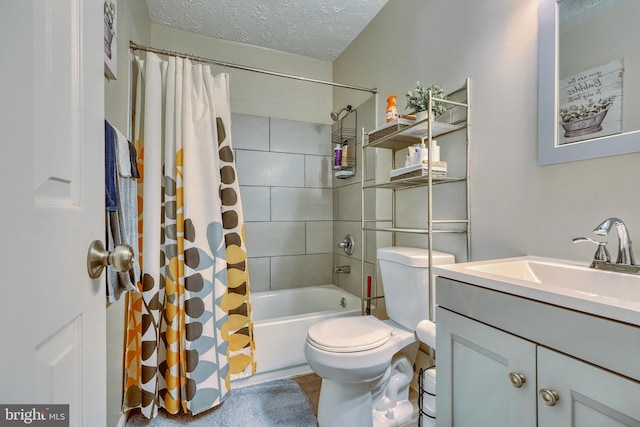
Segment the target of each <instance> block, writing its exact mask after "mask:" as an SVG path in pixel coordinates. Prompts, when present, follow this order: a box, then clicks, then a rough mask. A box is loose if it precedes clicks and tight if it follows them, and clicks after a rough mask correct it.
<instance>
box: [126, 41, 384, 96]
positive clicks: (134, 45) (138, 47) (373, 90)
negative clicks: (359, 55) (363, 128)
mask: <svg viewBox="0 0 640 427" xmlns="http://www.w3.org/2000/svg"><path fill="white" fill-rule="evenodd" d="M129 49H130V50H141V51H144V52H153V53H157V54H158V55H167V56H175V57H178V58H188V59H192V60H194V61H198V62H202V63H205V64H214V65H220V66H223V67H229V68H236V69H238V70H244V71H252V72H254V73H261V74H267V75H270V76H275V77H284V78H287V79H293V80H302V81H305V82H310V83H319V84H323V85H328V86H335V87H341V88H344V89H353V90H360V91H363V92H371V93H374V94H375V93H378V89H377V88H366V87H360V86H351V85H345V84H342V83H334V82H328V81H325V80H317V79H310V78H308V77H302V76H296V75H293V74H285V73H279V72H277V71H270V70H263V69H261V68H254V67H248V66H246V65H239V64H232V63H230V62H223V61H217V60H215V59H209V58H203V57H200V56H196V55H190V54H187V53H180V52H173V51H170V50H163V49H156V48H154V47H149V46H142V45H139V44H137V43H135V42H133V41H131V40H129Z"/></svg>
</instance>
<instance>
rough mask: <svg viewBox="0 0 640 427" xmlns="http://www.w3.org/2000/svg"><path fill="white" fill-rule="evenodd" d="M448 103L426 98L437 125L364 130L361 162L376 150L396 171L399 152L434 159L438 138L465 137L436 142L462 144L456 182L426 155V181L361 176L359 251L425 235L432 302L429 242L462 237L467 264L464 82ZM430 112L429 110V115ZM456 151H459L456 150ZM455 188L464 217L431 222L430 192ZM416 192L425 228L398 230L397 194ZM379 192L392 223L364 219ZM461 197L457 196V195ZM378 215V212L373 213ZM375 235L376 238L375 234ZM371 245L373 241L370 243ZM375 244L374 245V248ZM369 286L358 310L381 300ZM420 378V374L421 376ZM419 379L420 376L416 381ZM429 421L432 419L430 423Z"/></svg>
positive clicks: (467, 91) (428, 121) (467, 155)
mask: <svg viewBox="0 0 640 427" xmlns="http://www.w3.org/2000/svg"><path fill="white" fill-rule="evenodd" d="M446 98H447V99H439V98H435V97H432V95H431V93H430V92H429V98H428V105H429V106H431V105H432V102H436V101H438V102H442V103H443V104H444V105H445V106H446V107H447V111H446V112H445V113H444V114H442V115H440V116H439V117H437V118H436V120H432V119H429V118H427V119H424V120H416V121H415V122H407V121H403V120H396V121H394V122H393V123H394V124H393V125H390V126H383V127H381V128H378V129H376V130H373V131H371V132H365V131H364V129H363V130H362V141H363V144H362V156H361V158H362V159H365V158H366V156H365V151H366V150H369V149H372V148H378V149H386V150H390V156H391V162H392V169H399V168H400V165H399V164H398V163H400V162H401V161H403V156H397V155H396V153H397V152H398V151H400V150H403V149H407V148H408V147H409V146H412V145H415V144H419V143H421V142H422V141H424V142H425V144H426V145H427V146H428V148H429V153H433V146H434V144H433V140H434V139H435V138H436V137H444V136H445V135H449V134H453V133H460V134H462V135H464V136H463V137H451V138H447V141H444V140H442V139H439V141H438V142H439V143H440V145H441V146H442V147H443V148H444V146H445V145H448V144H465V147H462V148H461V150H462V151H463V152H464V156H465V158H464V159H447V160H449V164H454V163H455V164H456V166H457V167H454V168H450V169H453V170H454V171H458V170H460V169H463V170H462V173H460V174H459V175H458V176H449V174H448V172H447V174H446V176H442V175H441V174H440V175H439V174H437V173H435V174H434V173H433V170H432V167H433V158H432V156H431V155H430V156H429V160H428V164H427V169H426V171H427V173H426V175H420V174H419V173H418V176H408V177H400V178H399V179H395V180H391V179H389V180H384V181H380V179H379V178H378V179H376V178H373V179H370V180H367V179H366V177H364V176H363V179H362V191H361V197H362V247H363V248H367V247H368V244H367V237H368V236H367V235H368V234H371V233H372V232H384V233H391V240H392V245H393V246H395V245H396V237H397V235H398V234H401V233H403V234H413V235H423V236H426V237H427V248H428V250H429V295H431V298H435V294H434V289H435V280H434V277H433V275H432V274H431V266H432V265H433V253H432V250H433V249H432V248H433V236H434V235H435V234H440V233H454V234H458V235H461V237H462V238H463V239H464V240H465V241H464V244H465V245H466V253H464V252H465V251H463V254H462V255H464V257H466V259H464V260H462V259H460V257H461V254H460V253H456V259H457V261H456V262H464V261H470V260H471V234H470V233H471V228H470V224H471V214H470V203H469V198H470V193H469V165H470V152H471V151H470V150H471V132H470V130H471V129H470V115H469V110H470V79H466V80H465V83H464V85H463V86H462V87H460V88H459V89H457V90H455V91H453V92H451V93H449V94H447V96H446ZM430 110H431V108H429V109H428V111H430ZM459 148H460V147H459ZM461 161H463V167H460V166H459V165H460V162H461ZM454 183H460V184H458V185H462V186H463V187H464V188H463V190H462V191H461V192H463V193H464V195H465V200H464V203H465V209H464V211H465V213H464V214H463V215H461V217H458V218H447V219H445V218H442V219H440V218H439V219H434V217H433V203H434V195H433V190H434V186H436V185H438V186H441V185H452V184H453V185H455V184H454ZM416 187H424V188H425V193H426V194H425V196H426V200H427V209H426V212H425V215H426V226H425V227H419V228H405V227H399V226H398V225H397V220H398V218H397V217H398V214H399V212H398V211H397V209H396V193H397V192H398V191H402V190H407V189H411V188H416ZM380 189H387V190H391V191H392V196H391V197H392V211H391V218H367V216H366V214H367V213H369V212H367V209H365V206H367V204H366V203H365V197H369V196H370V193H371V192H374V193H378V190H380ZM458 191H460V190H458ZM374 211H377V209H374ZM376 234H377V233H376ZM374 240H375V238H374ZM374 243H375V242H374ZM438 249H439V250H446V248H438ZM365 258H366V256H363V262H362V277H363V278H364V277H366V276H365ZM366 290H367V285H366V284H365V283H363V286H362V301H363V303H362V305H363V310H364V306H365V304H370V302H371V300H375V299H378V298H383V296H368V295H367V293H366ZM432 307H433V305H431V304H430V307H429V313H430V320H433V315H434V313H433V312H432V311H433V308H432ZM420 374H422V371H421V372H420ZM420 376H421V375H420ZM425 392H427V391H426V390H425V389H424V387H423V384H422V381H420V383H419V397H418V403H419V408H420V413H419V418H420V425H422V416H423V415H425V416H428V417H432V416H431V415H430V414H427V412H425V408H424V407H423V396H424V394H425ZM432 418H433V417H432Z"/></svg>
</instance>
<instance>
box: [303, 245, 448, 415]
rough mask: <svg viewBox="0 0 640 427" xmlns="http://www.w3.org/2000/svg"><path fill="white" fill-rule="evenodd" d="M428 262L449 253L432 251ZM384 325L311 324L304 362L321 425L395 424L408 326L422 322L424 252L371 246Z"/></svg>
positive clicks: (408, 367)
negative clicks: (316, 387)
mask: <svg viewBox="0 0 640 427" xmlns="http://www.w3.org/2000/svg"><path fill="white" fill-rule="evenodd" d="M432 259H433V264H434V265H438V264H452V263H454V262H455V259H454V257H453V255H450V254H446V253H442V252H436V251H433V254H432ZM378 262H379V263H380V273H381V276H382V286H383V289H384V295H385V304H386V308H387V314H388V315H389V320H384V321H382V320H379V319H377V318H375V317H373V316H357V317H339V318H335V319H329V320H324V321H321V322H318V323H316V324H314V325H312V326H311V327H310V328H309V331H308V334H307V342H306V344H305V350H304V353H305V357H306V359H307V362H308V363H309V366H310V367H311V369H313V371H314V372H315V373H316V374H318V375H319V376H320V377H321V378H322V388H321V390H320V402H319V405H318V423H319V424H320V426H321V427H333V426H336V427H338V426H339V427H343V426H349V427H360V426H361V427H371V426H376V427H377V426H398V425H400V424H402V423H404V422H406V421H407V420H409V419H410V418H411V416H412V414H413V406H412V405H411V402H409V385H410V383H411V380H412V379H413V362H414V361H415V358H416V354H417V351H418V345H419V342H418V340H417V338H416V334H415V328H416V326H417V325H418V323H419V322H420V321H421V320H424V319H428V318H429V305H430V304H431V303H432V301H431V297H430V295H429V275H428V269H427V268H428V266H429V254H428V251H427V250H426V249H419V248H408V247H390V248H380V249H378Z"/></svg>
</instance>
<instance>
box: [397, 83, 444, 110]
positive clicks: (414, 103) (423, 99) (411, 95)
mask: <svg viewBox="0 0 640 427" xmlns="http://www.w3.org/2000/svg"><path fill="white" fill-rule="evenodd" d="M429 91H431V97H432V98H439V99H446V95H445V94H444V91H443V90H442V88H441V87H440V86H438V85H429V86H426V87H425V86H423V85H422V84H421V83H420V82H416V89H415V91H414V92H411V91H408V92H407V94H406V95H405V97H406V98H407V106H406V107H405V108H406V109H410V110H413V111H415V112H416V113H417V112H419V111H427V108H429V106H428V103H429ZM445 111H447V108H446V107H445V106H444V104H443V103H442V102H440V101H433V100H432V101H431V112H432V113H433V114H434V116H436V117H437V116H439V115H440V114H442V113H444V112H445Z"/></svg>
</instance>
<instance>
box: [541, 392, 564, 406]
mask: <svg viewBox="0 0 640 427" xmlns="http://www.w3.org/2000/svg"><path fill="white" fill-rule="evenodd" d="M538 394H539V395H540V399H541V400H542V402H543V403H544V404H545V405H549V406H554V405H555V404H556V403H558V400H560V395H559V394H558V392H557V391H555V390H549V389H548V388H541V389H540V393H538Z"/></svg>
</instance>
